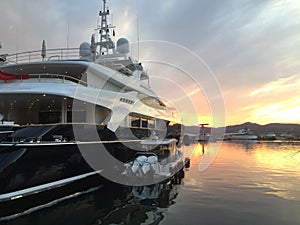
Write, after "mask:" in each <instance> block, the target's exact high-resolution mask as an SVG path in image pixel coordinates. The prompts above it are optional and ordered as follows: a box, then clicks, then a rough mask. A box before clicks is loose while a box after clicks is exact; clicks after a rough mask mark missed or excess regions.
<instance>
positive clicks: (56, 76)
mask: <svg viewBox="0 0 300 225" xmlns="http://www.w3.org/2000/svg"><path fill="white" fill-rule="evenodd" d="M29 78H37V79H39V82H41V79H45V78H50V79H51V78H52V79H61V80H62V82H63V83H65V81H66V80H68V81H71V82H74V83H78V84H81V85H84V86H88V85H87V82H85V81H83V80H80V79H77V78H75V77H72V76H68V75H62V74H50V73H46V74H29ZM21 81H23V80H21Z"/></svg>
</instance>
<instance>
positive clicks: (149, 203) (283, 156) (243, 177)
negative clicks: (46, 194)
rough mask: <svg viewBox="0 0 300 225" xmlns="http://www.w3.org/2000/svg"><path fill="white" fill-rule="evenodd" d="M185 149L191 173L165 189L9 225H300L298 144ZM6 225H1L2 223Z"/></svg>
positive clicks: (60, 207)
mask: <svg viewBox="0 0 300 225" xmlns="http://www.w3.org/2000/svg"><path fill="white" fill-rule="evenodd" d="M214 145H217V144H216V143H211V144H209V146H207V144H205V145H201V144H195V145H190V146H188V147H185V151H187V152H193V154H192V156H191V165H190V168H186V169H184V170H183V171H180V172H179V173H178V174H177V176H175V177H173V178H172V179H171V180H169V181H166V182H164V183H161V184H157V185H152V186H148V187H126V186H123V185H118V184H114V183H110V182H108V183H107V184H104V185H103V186H101V187H99V189H97V190H94V191H91V192H90V193H85V194H82V195H80V196H78V197H76V198H72V199H68V200H65V201H62V202H60V203H57V204H56V205H54V206H51V207H48V208H45V209H42V210H39V211H36V212H33V213H31V214H28V215H24V216H21V217H19V218H16V219H13V220H10V221H6V222H2V223H3V224H24V225H27V224H28V225H29V224H30V225H34V224H43V225H44V224H64V225H68V224H70V225H71V224H89V225H96V224H105V225H109V224H112V225H115V224H118V225H138V224H159V225H177V224H178V225H199V224H205V225H210V224H211V225H214V224H230V225H235V224H239V225H240V224H243V225H247V224H249V225H250V224H251V225H253V224H264V225H265V224H272V225H274V224H278V225H279V224H280V225H281V224H285V225H296V224H300V213H299V209H300V142H256V143H247V142H241V143H233V142H224V143H222V145H221V148H220V150H219V153H218V155H217V157H216V159H215V160H214V162H213V164H211V165H210V166H209V167H208V169H206V170H205V171H203V172H199V163H200V162H201V160H202V158H203V155H204V156H206V155H210V154H212V152H211V151H215V149H214ZM0 223H1V222H0Z"/></svg>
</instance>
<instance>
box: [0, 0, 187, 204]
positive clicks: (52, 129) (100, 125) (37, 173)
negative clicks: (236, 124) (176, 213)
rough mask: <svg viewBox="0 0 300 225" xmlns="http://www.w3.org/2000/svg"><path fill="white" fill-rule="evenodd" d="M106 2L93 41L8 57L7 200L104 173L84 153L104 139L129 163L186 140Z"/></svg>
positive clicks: (3, 93)
mask: <svg viewBox="0 0 300 225" xmlns="http://www.w3.org/2000/svg"><path fill="white" fill-rule="evenodd" d="M103 3H104V6H103V11H100V14H99V15H100V17H101V23H100V26H99V27H98V28H97V32H98V34H97V36H96V35H93V36H92V39H91V43H83V44H81V45H80V48H79V49H54V50H50V49H46V45H45V42H43V45H42V50H41V51H31V52H26V53H19V54H14V55H7V54H5V55H1V56H0V59H1V61H0V87H1V88H0V113H1V115H3V118H1V124H0V141H1V143H0V203H1V204H2V203H3V202H9V201H19V200H20V199H23V198H27V197H30V196H32V195H35V194H37V193H43V192H49V190H52V189H55V188H62V187H64V185H72V183H73V182H75V181H76V182H78V181H80V182H81V180H83V179H87V178H91V177H92V176H94V175H98V173H100V172H101V171H102V167H101V166H102V165H99V163H98V164H97V171H95V168H91V166H90V165H89V164H88V163H87V162H86V161H85V160H84V159H85V155H89V154H92V155H93V153H94V152H95V151H97V149H98V145H99V144H101V145H102V146H104V149H105V150H107V151H108V152H109V153H110V154H111V155H112V156H114V158H115V159H117V160H119V161H121V162H127V161H129V160H131V159H134V155H135V154H136V151H135V149H138V150H143V149H144V150H145V151H146V150H147V151H150V152H153V153H154V154H155V157H156V158H155V161H159V162H160V161H161V160H163V158H164V157H167V156H169V155H167V154H166V155H164V154H160V150H161V146H160V143H161V142H163V143H164V142H168V140H172V141H169V142H168V143H170V145H171V144H172V143H174V142H176V140H179V139H180V135H181V134H180V133H181V125H180V119H179V117H178V116H177V115H178V114H177V112H176V111H175V110H174V109H173V108H171V107H170V106H169V105H168V104H167V103H164V102H162V101H161V100H160V99H159V98H158V97H157V95H156V94H155V93H154V92H153V91H152V90H151V89H150V87H149V86H148V85H147V82H146V81H147V80H148V79H149V78H148V75H147V74H146V73H145V72H144V70H143V67H142V65H141V63H139V62H137V61H134V60H133V59H131V58H130V57H128V52H129V46H128V41H127V40H126V39H124V38H121V39H119V40H118V41H117V47H116V48H115V45H114V42H113V41H112V39H111V36H110V34H111V33H112V34H113V35H114V34H115V31H114V30H112V29H113V27H112V26H111V25H109V24H108V22H107V17H108V15H109V14H110V12H109V10H108V9H107V7H106V1H105V0H103ZM97 37H98V38H97ZM97 39H99V41H97ZM78 50H79V52H78ZM76 54H78V56H79V58H78V56H77V57H76ZM39 55H41V60H39ZM95 134H96V138H95ZM154 134H155V135H154ZM153 136H155V138H154V139H153V138H152V137H153ZM165 137H168V140H166V139H165ZM145 140H146V141H145ZM153 143H155V145H154V144H153ZM81 146H89V147H88V148H87V151H86V152H84V150H83V151H80V150H81V149H80V147H81ZM149 146H151V148H149ZM102 150H103V149H102ZM175 153H176V154H177V152H176V151H175ZM169 158H170V157H169ZM97 160H98V159H95V161H97ZM101 160H102V161H101V162H105V159H101ZM111 168H113V165H111ZM170 172H173V171H169V173H167V172H166V174H170Z"/></svg>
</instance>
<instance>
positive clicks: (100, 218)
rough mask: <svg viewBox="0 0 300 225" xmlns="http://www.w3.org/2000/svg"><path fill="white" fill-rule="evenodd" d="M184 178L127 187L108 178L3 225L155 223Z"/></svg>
mask: <svg viewBox="0 0 300 225" xmlns="http://www.w3.org/2000/svg"><path fill="white" fill-rule="evenodd" d="M183 178H184V171H183V170H180V171H179V172H178V173H177V174H175V175H174V176H173V177H172V178H170V179H168V180H166V181H164V182H161V183H158V184H153V185H150V186H143V187H130V186H125V185H120V184H116V183H113V182H110V181H107V182H106V183H105V184H103V185H102V186H101V187H100V188H99V189H98V190H96V191H93V192H90V193H87V194H83V195H80V196H78V197H76V198H74V199H70V200H67V201H64V202H61V203H59V204H57V205H56V206H52V207H50V208H46V209H43V210H40V211H36V212H34V213H32V214H30V215H26V216H22V217H18V218H16V219H14V220H10V221H6V222H5V223H6V224H20V225H21V224H24V225H25V224H26V225H27V224H31V225H34V224H43V225H44V224H45V225H47V224H64V225H67V224H72V225H74V224H105V225H106V224H107V225H108V224H122V225H127V224H128V225H129V224H130V225H134V224H158V222H159V221H161V220H162V219H163V212H165V211H166V210H167V208H168V207H169V206H170V205H172V204H174V199H175V198H176V197H177V195H178V188H177V187H178V186H179V185H181V183H182V179H183Z"/></svg>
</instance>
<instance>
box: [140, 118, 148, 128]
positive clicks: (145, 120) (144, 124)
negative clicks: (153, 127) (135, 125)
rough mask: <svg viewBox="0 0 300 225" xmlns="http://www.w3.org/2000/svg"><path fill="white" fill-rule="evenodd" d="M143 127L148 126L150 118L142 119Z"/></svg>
mask: <svg viewBox="0 0 300 225" xmlns="http://www.w3.org/2000/svg"><path fill="white" fill-rule="evenodd" d="M141 125H142V127H143V128H148V120H147V119H142V124H141Z"/></svg>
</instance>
